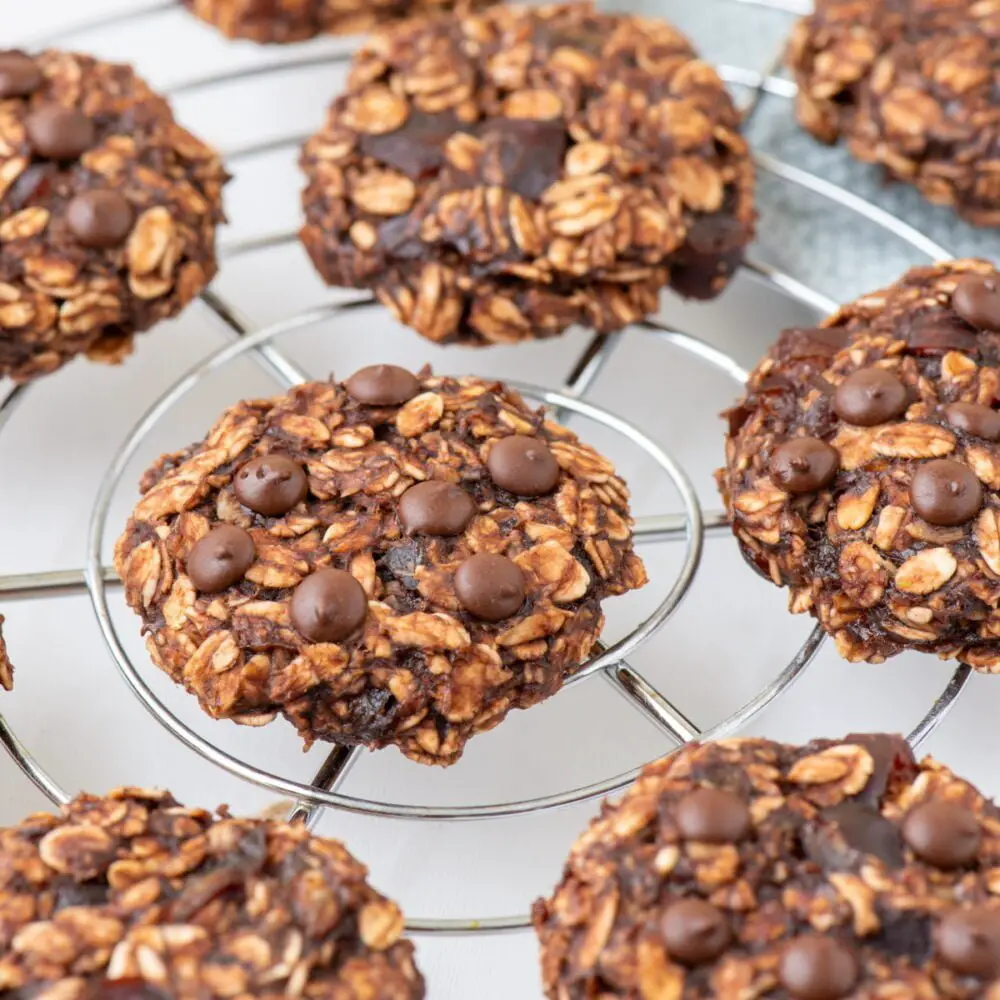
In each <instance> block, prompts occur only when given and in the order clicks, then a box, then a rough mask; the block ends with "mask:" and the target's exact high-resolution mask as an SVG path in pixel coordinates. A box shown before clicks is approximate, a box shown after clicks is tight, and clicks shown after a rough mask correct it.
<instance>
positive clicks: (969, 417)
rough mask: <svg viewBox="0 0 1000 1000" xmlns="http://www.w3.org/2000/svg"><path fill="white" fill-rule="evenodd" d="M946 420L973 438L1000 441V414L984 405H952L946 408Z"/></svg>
mask: <svg viewBox="0 0 1000 1000" xmlns="http://www.w3.org/2000/svg"><path fill="white" fill-rule="evenodd" d="M944 418H945V420H947V421H948V423H949V424H951V426H952V427H957V428H958V429H959V430H960V431H965V433H966V434H971V435H972V436H973V437H980V438H984V439H985V440H987V441H1000V412H997V411H996V410H994V409H993V408H992V407H990V406H985V405H983V404H982V403H950V404H949V405H948V406H946V407H945V408H944Z"/></svg>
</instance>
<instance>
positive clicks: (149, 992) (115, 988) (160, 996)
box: [85, 978, 170, 1000]
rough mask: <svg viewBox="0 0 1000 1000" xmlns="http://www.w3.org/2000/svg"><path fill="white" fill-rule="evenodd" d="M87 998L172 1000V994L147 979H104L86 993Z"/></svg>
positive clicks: (106, 999)
mask: <svg viewBox="0 0 1000 1000" xmlns="http://www.w3.org/2000/svg"><path fill="white" fill-rule="evenodd" d="M85 997H86V1000H170V995H169V994H167V993H164V992H163V990H161V989H159V988H158V987H156V986H154V985H153V984H152V983H148V982H146V980H145V979H139V978H129V979H103V980H101V982H99V983H97V984H96V985H95V986H94V987H93V988H92V989H91V990H90V991H88V992H87V993H85Z"/></svg>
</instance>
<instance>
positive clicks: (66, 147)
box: [24, 104, 97, 160]
mask: <svg viewBox="0 0 1000 1000" xmlns="http://www.w3.org/2000/svg"><path fill="white" fill-rule="evenodd" d="M24 127H25V129H26V130H27V132H28V139H29V141H30V142H31V148H32V149H33V150H34V152H35V155H36V156H42V157H45V158H46V159H49V160H75V159H77V157H79V156H80V155H81V154H82V153H85V152H86V151H87V150H88V149H90V148H91V147H92V146H93V145H94V141H95V140H96V138H97V132H96V130H95V129H94V123H93V122H92V121H91V120H90V119H89V118H88V117H87V116H86V115H85V114H83V112H81V111H77V110H76V108H65V107H63V106H62V105H61V104H43V105H42V106H41V107H40V108H37V109H36V110H34V111H32V112H31V114H30V115H28V117H27V119H26V120H25V122H24Z"/></svg>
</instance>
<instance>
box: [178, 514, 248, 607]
mask: <svg viewBox="0 0 1000 1000" xmlns="http://www.w3.org/2000/svg"><path fill="white" fill-rule="evenodd" d="M256 554H257V551H256V549H255V548H254V544H253V539H252V538H251V537H250V536H249V535H248V534H247V533H246V532H245V531H244V530H243V529H242V528H237V527H236V525H235V524H220V525H219V526H218V527H217V528H213V529H212V530H211V531H210V532H209V533H208V534H207V535H205V537H204V538H202V539H199V541H197V542H195V544H194V546H193V547H192V548H191V551H190V553H189V554H188V557H187V573H188V576H189V577H191V582H192V583H193V584H194V586H195V589H196V590H199V591H201V593H203V594H216V593H218V592H219V591H220V590H225V589H226V588H227V587H231V586H232V585H233V584H234V583H236V582H237V581H239V580H242V579H243V574H244V573H246V571H247V570H248V569H249V568H250V567H251V565H253V561H254V557H255V556H256Z"/></svg>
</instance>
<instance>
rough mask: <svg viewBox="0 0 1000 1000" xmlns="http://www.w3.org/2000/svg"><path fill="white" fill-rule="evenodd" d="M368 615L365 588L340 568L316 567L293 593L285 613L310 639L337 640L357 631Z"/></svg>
mask: <svg viewBox="0 0 1000 1000" xmlns="http://www.w3.org/2000/svg"><path fill="white" fill-rule="evenodd" d="M367 614H368V597H367V596H366V594H365V591H364V588H363V587H362V586H361V584H360V583H358V581H357V580H355V579H354V577H353V576H351V574H350V573H345V572H344V570H342V569H318V570H316V572H315V573H312V574H311V575H309V576H307V577H306V578H305V579H304V580H303V581H302V582H301V583H300V584H299V585H298V586H297V587H296V588H295V593H293V594H292V599H291V601H290V602H289V605H288V615H289V618H291V621H292V625H293V626H294V627H295V628H296V630H297V631H298V632H299V633H301V634H302V635H304V636H305V637H306V638H307V639H311V640H312V641H313V642H340V641H341V639H346V638H347V637H348V636H349V635H350V634H351V633H352V632H355V631H357V629H359V628H360V627H361V625H362V624H363V623H364V620H365V617H366V616H367Z"/></svg>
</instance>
